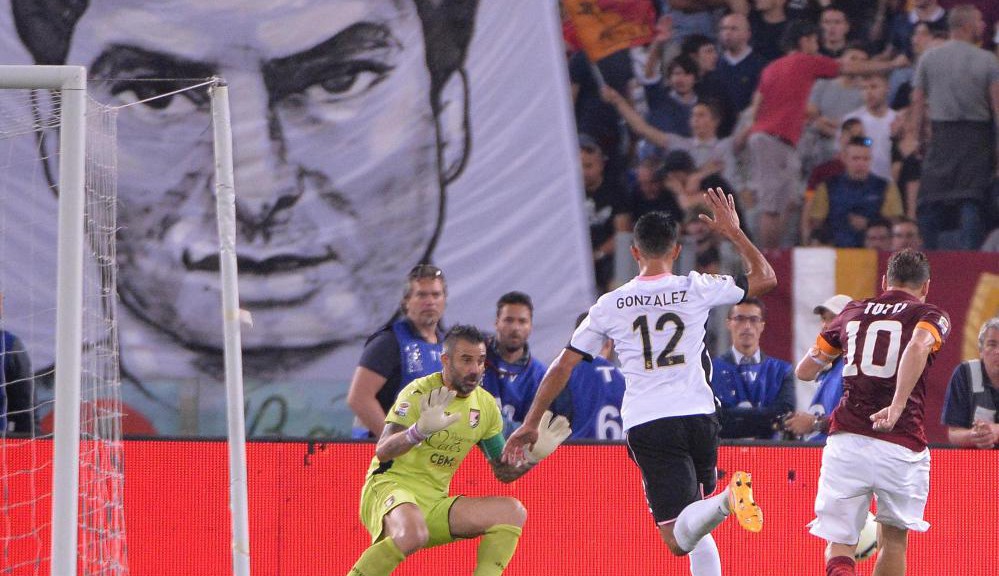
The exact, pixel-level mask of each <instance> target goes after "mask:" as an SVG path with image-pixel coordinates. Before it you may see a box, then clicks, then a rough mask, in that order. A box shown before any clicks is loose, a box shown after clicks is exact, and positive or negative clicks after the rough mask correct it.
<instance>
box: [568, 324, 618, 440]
mask: <svg viewBox="0 0 999 576" xmlns="http://www.w3.org/2000/svg"><path fill="white" fill-rule="evenodd" d="M585 318H586V313H585V312H584V313H582V314H580V315H579V317H578V318H576V327H577V328H578V327H579V325H580V324H582V323H583V320H584V319H585ZM613 349H614V343H613V342H612V341H611V340H606V341H605V342H604V347H603V350H601V351H600V355H598V356H594V357H593V362H580V363H579V364H576V367H575V368H573V369H572V374H571V375H570V376H569V382H568V383H567V384H566V387H565V390H563V391H562V393H561V394H559V395H558V396H557V397H556V398H555V401H554V402H552V412H554V413H556V414H559V415H561V416H565V417H566V418H568V420H569V423H570V424H571V425H572V435H571V436H569V438H570V439H571V440H581V439H582V440H624V426H623V425H622V423H621V401H622V400H623V399H624V387H625V384H624V374H622V373H621V371H620V370H618V368H617V366H615V365H614V363H613V362H611V361H610V360H608V358H610V356H611V354H612V353H613V352H612V351H613Z"/></svg>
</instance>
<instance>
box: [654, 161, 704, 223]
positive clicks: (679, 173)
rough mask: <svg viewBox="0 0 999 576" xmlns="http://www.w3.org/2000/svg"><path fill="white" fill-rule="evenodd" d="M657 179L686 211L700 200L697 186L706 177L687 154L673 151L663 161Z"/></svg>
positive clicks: (699, 191) (700, 191) (699, 190)
mask: <svg viewBox="0 0 999 576" xmlns="http://www.w3.org/2000/svg"><path fill="white" fill-rule="evenodd" d="M708 169H711V168H710V167H708ZM659 177H660V178H661V179H662V183H663V187H664V188H666V190H667V191H669V192H670V194H672V195H673V196H674V197H675V198H676V199H677V200H678V201H679V203H680V208H681V209H682V210H684V211H686V210H687V209H689V208H690V207H691V206H692V205H694V204H695V203H697V201H698V200H699V199H700V198H701V194H702V190H701V189H700V188H699V185H700V183H701V182H702V180H705V179H706V178H707V175H706V174H705V173H704V170H702V169H699V168H697V165H696V164H695V163H694V158H693V157H692V156H691V155H690V154H689V153H687V152H685V151H683V150H673V151H672V152H670V153H668V154H666V158H664V159H663V165H662V168H660V169H659Z"/></svg>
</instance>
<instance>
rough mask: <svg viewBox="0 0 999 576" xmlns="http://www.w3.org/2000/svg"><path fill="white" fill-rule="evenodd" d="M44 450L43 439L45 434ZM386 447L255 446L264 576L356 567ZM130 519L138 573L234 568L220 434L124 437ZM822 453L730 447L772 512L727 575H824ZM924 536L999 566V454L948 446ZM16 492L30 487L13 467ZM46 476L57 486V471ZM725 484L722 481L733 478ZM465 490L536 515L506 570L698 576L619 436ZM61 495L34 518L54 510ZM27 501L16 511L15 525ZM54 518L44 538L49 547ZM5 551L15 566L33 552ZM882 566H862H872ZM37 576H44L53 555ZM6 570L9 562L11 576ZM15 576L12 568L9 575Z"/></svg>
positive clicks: (462, 563) (465, 561) (20, 456)
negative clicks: (659, 525) (364, 502)
mask: <svg viewBox="0 0 999 576" xmlns="http://www.w3.org/2000/svg"><path fill="white" fill-rule="evenodd" d="M40 444H41V443H40ZM0 448H2V449H3V452H4V454H5V460H6V465H7V466H8V469H9V470H14V469H17V467H18V466H22V467H26V466H27V464H28V462H29V460H30V458H32V453H31V451H32V450H35V454H34V457H35V458H44V457H46V454H44V453H45V452H47V451H48V449H49V447H48V444H41V445H40V446H39V445H36V447H35V448H33V449H32V448H29V447H27V446H26V445H23V444H17V443H16V442H15V441H7V444H6V445H0ZM373 451H374V448H373V445H372V444H370V443H337V444H318V443H304V442H253V443H250V444H249V445H248V459H249V494H250V530H251V544H250V545H251V557H252V573H253V574H254V576H307V575H343V574H346V573H347V571H348V570H349V568H350V566H351V565H352V564H353V562H354V561H355V560H356V558H357V556H358V555H360V554H361V552H362V551H363V550H364V549H365V547H366V546H367V545H368V543H369V536H368V534H367V532H366V531H365V530H364V528H363V527H362V526H361V524H360V521H359V520H358V498H359V493H360V489H361V485H362V483H363V480H364V473H365V471H366V470H367V466H368V464H369V462H370V458H371V456H372V454H373ZM125 454H126V460H125V471H126V482H125V510H126V514H125V521H126V530H127V541H128V563H129V568H130V570H129V573H130V574H131V575H132V576H173V575H177V576H180V575H194V574H197V575H203V574H212V575H224V574H231V573H232V572H231V563H232V559H231V542H230V524H229V512H228V493H229V490H228V473H227V464H226V446H225V444H224V443H222V442H216V441H162V440H156V441H126V446H125ZM820 458H821V451H820V450H819V449H818V448H815V447H783V446H723V447H722V449H721V452H720V455H719V469H720V471H721V472H722V473H723V474H726V475H727V474H729V473H730V472H731V471H734V470H737V469H742V470H748V471H751V472H752V473H753V482H754V489H755V491H756V494H757V500H758V502H759V503H760V504H761V506H762V507H763V509H764V512H765V526H764V530H763V532H761V533H759V534H750V533H748V532H744V531H742V530H741V529H739V528H738V527H737V526H736V525H735V523H734V522H733V521H727V522H725V523H723V524H722V526H721V527H719V529H717V530H716V531H715V532H714V535H715V540H716V541H717V542H718V547H719V550H720V552H721V556H722V568H723V573H724V574H726V575H728V576H789V575H817V576H818V575H821V574H824V568H823V559H822V551H823V544H822V542H821V541H819V540H818V539H816V538H815V537H813V536H810V535H809V534H808V532H807V528H806V524H807V523H808V522H809V521H810V520H811V519H812V504H813V499H814V496H815V488H816V482H817V480H818V473H819V464H820ZM932 461H933V463H932V481H931V485H932V488H931V493H930V499H929V505H928V508H927V520H928V521H929V522H930V523H931V524H932V527H931V528H930V531H929V532H928V533H925V534H913V535H912V536H911V537H910V551H909V571H908V574H910V575H911V576H951V575H953V576H957V575H962V576H995V575H996V574H999V538H997V537H996V535H997V532H996V526H999V500H997V497H999V474H997V472H999V451H971V450H950V449H936V450H934V451H933V452H932ZM12 478H13V482H12V483H11V484H10V485H9V486H8V489H9V490H27V489H31V487H30V486H29V485H28V483H27V479H26V478H27V477H17V476H14V477H12ZM36 481H37V482H39V483H45V482H48V481H49V480H48V478H47V477H45V476H44V475H40V476H36ZM723 481H724V480H723ZM452 492H453V493H462V494H466V495H468V496H482V495H507V496H514V497H516V498H519V499H520V500H521V501H522V502H523V503H524V505H525V506H526V507H527V510H528V520H527V525H526V527H525V529H524V533H523V537H522V538H521V541H520V546H519V548H518V550H517V553H516V555H515V556H514V559H513V561H512V563H511V564H510V566H509V568H508V569H507V572H506V574H508V575H511V576H541V575H553V574H575V575H583V576H587V575H592V576H596V575H601V576H604V575H609V576H646V575H651V574H668V575H676V576H680V575H686V574H689V571H688V566H687V560H686V559H682V558H674V557H672V556H670V555H669V554H668V553H667V551H666V547H665V546H664V545H663V544H662V543H661V542H660V541H659V539H658V536H657V534H656V532H655V529H654V526H653V523H652V520H651V517H650V516H649V514H648V511H647V509H646V505H645V501H644V497H643V495H642V491H641V482H640V479H639V476H638V473H637V469H636V468H635V466H634V465H633V464H632V463H631V461H630V460H629V459H628V457H627V454H626V451H625V448H624V447H623V446H621V445H570V446H564V447H562V448H560V449H559V450H558V451H557V452H556V453H555V454H554V455H553V456H552V457H550V458H549V459H547V460H545V461H544V462H542V463H541V464H540V465H539V466H538V467H537V468H536V469H535V470H532V471H531V472H530V473H528V474H527V475H526V476H524V477H523V478H521V479H520V480H518V481H517V482H515V483H513V484H501V483H500V482H498V481H497V480H495V478H493V476H492V473H491V471H490V469H489V466H488V464H487V463H486V462H485V460H484V459H483V458H482V457H481V455H479V454H475V455H471V456H470V457H469V458H468V459H467V460H466V461H465V464H464V465H463V467H462V469H461V470H459V472H458V474H457V476H456V477H455V480H454V483H453V484H452ZM47 506H48V502H47V501H45V502H39V503H38V504H37V505H36V506H35V508H34V510H33V513H34V514H35V515H36V517H38V518H42V519H45V518H47V517H48V514H49V510H48V508H47ZM27 514H28V510H25V509H21V510H12V511H8V512H7V518H6V522H10V523H11V532H8V533H17V531H18V530H19V529H20V527H19V524H23V523H24V522H26V519H27V518H26V517H27ZM47 530H48V529H47V527H46V528H45V529H44V530H43V531H42V532H40V534H39V541H38V542H37V543H36V544H37V546H38V547H41V548H42V549H44V547H47V542H45V541H46V540H47V539H48V534H47ZM475 546H476V541H465V542H460V543H457V544H452V545H449V546H444V547H440V548H435V549H430V550H423V551H420V552H418V553H417V554H415V555H414V556H412V557H410V558H408V559H407V560H406V561H405V562H404V563H403V565H402V566H401V567H400V568H399V569H398V570H397V571H396V574H399V575H411V576H412V575H424V576H426V575H435V576H436V575H440V576H448V575H452V574H453V575H462V574H464V575H467V574H471V572H472V569H473V566H474V559H475ZM29 548H31V549H30V550H27V549H25V547H24V546H22V547H20V548H19V547H17V546H14V547H13V548H12V549H8V550H7V552H6V554H7V558H6V561H7V562H9V564H8V565H13V564H15V563H16V562H15V561H16V560H17V559H18V555H24V554H31V555H34V554H36V552H37V550H36V545H35V544H34V543H33V544H32V545H31V546H30V547H29ZM873 567H874V563H873V561H868V562H863V563H861V564H860V565H859V568H860V569H859V573H860V574H865V575H869V574H870V573H871V570H872V569H873ZM33 568H37V569H38V571H37V572H30V573H31V574H47V573H48V566H47V565H46V563H45V562H42V563H41V565H36V566H34V567H33ZM0 571H2V570H0ZM4 573H6V572H4Z"/></svg>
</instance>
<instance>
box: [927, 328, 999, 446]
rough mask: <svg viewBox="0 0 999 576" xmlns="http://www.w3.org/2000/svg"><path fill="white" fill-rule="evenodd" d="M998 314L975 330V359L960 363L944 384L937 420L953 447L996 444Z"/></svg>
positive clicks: (998, 434) (998, 426) (998, 435)
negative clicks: (944, 397)
mask: <svg viewBox="0 0 999 576" xmlns="http://www.w3.org/2000/svg"><path fill="white" fill-rule="evenodd" d="M997 410H999V317H995V318H990V319H989V320H988V321H986V322H985V324H984V325H983V326H982V330H981V331H980V332H979V333H978V359H977V360H968V361H967V362H962V363H961V364H959V365H958V367H957V368H955V369H954V374H953V375H952V376H951V377H950V384H948V385H947V397H946V400H945V401H944V409H943V416H942V417H941V421H942V422H943V424H944V425H946V426H947V440H948V441H949V442H950V443H951V444H954V445H955V446H965V447H971V448H993V447H995V446H996V444H997V443H999V419H997V418H996V414H997Z"/></svg>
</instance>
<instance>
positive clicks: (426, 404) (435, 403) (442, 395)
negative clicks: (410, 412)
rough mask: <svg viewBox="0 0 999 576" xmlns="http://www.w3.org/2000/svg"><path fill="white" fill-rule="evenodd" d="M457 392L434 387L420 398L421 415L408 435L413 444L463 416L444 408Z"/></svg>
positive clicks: (408, 431)
mask: <svg viewBox="0 0 999 576" xmlns="http://www.w3.org/2000/svg"><path fill="white" fill-rule="evenodd" d="M455 396H457V393H456V392H455V391H454V390H449V389H447V388H445V387H443V386H441V387H440V388H434V389H433V390H431V391H430V393H429V394H426V395H424V396H423V398H422V399H420V417H419V418H418V419H417V420H416V424H413V425H412V426H410V427H409V430H407V431H406V437H407V438H409V441H410V442H412V443H413V444H419V443H420V442H423V441H424V440H426V439H427V438H429V437H430V436H431V435H432V434H434V433H435V432H440V431H441V430H443V429H445V428H447V427H448V426H450V425H451V424H454V423H455V422H457V421H458V419H459V418H461V414H446V413H445V412H444V409H445V408H447V406H448V404H450V403H451V401H452V400H454V398H455Z"/></svg>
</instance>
